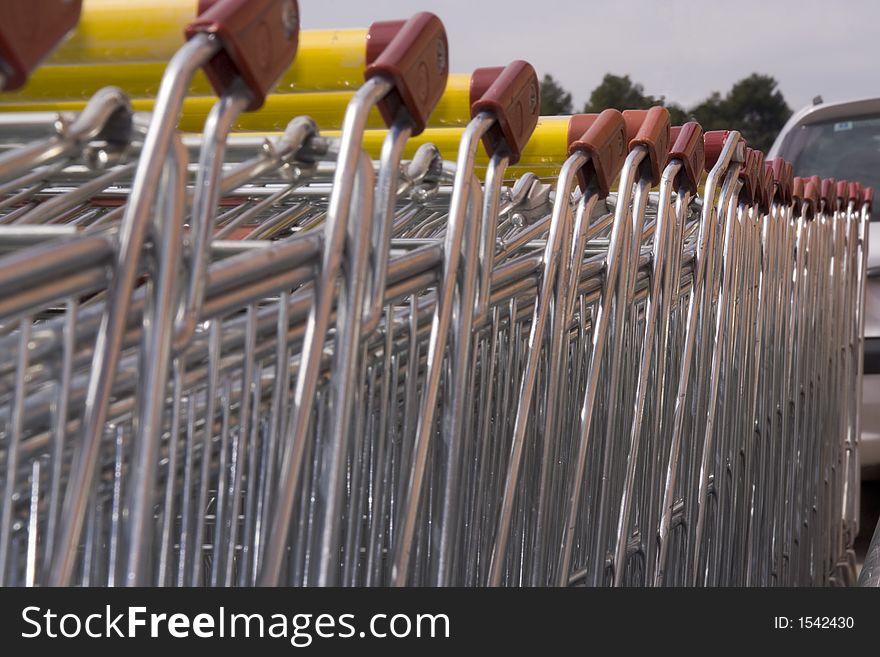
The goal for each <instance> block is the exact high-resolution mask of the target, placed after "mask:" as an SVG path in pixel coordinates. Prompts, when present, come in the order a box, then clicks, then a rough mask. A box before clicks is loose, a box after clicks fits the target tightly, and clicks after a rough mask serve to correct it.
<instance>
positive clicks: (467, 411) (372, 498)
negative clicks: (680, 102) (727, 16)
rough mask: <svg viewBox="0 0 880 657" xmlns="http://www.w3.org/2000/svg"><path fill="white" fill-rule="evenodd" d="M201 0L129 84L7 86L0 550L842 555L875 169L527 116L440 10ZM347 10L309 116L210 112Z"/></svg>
mask: <svg viewBox="0 0 880 657" xmlns="http://www.w3.org/2000/svg"><path fill="white" fill-rule="evenodd" d="M87 8H88V5H87ZM203 9H204V11H203V13H202V14H201V15H200V16H199V17H198V19H197V20H195V21H194V22H192V23H191V24H190V26H189V27H188V28H187V36H188V41H187V42H186V44H185V45H184V46H183V47H182V48H181V49H180V50H177V51H176V52H175V53H171V52H167V53H165V54H164V55H163V56H165V57H170V63H169V64H168V66H167V68H165V69H164V73H163V74H161V76H160V78H161V80H160V81H158V82H157V84H156V87H155V90H156V93H157V95H156V97H155V98H154V99H152V100H151V101H150V104H151V107H152V108H153V113H152V115H151V117H149V119H148V120H145V118H144V116H143V115H141V114H138V113H137V112H134V111H133V110H132V103H131V101H130V99H129V98H128V97H127V96H126V94H124V93H123V92H122V91H120V90H119V89H113V88H109V89H108V88H100V85H96V86H95V88H94V89H90V91H93V92H94V93H93V95H92V96H91V99H90V100H89V101H88V103H87V104H86V105H85V106H84V109H82V111H80V112H79V113H78V114H77V115H75V116H69V117H68V116H67V115H64V116H63V118H62V119H61V120H57V118H56V116H55V115H54V114H51V113H50V114H46V113H41V112H28V113H18V112H17V113H12V114H6V115H4V116H2V117H0V148H2V150H0V289H2V292H3V294H2V301H0V431H2V433H0V482H2V486H3V498H2V509H0V511H2V515H0V582H2V583H3V584H6V585H41V584H54V585H69V584H83V585H111V586H112V585H161V586H167V585H174V586H199V585H212V586H233V585H235V586H251V585H278V584H285V585H346V586H362V585H365V586H378V585H467V586H480V585H532V586H546V585H561V586H568V585H584V584H586V585H631V586H635V585H649V586H651V585H667V586H668V585H825V584H831V583H840V584H848V583H851V582H852V581H853V579H854V563H853V557H852V552H851V547H852V543H853V540H854V537H855V535H856V533H857V532H858V508H857V498H858V485H859V484H858V473H859V467H858V449H857V448H858V436H859V417H858V408H859V404H858V395H857V391H858V390H859V389H860V385H861V362H862V360H861V349H862V340H861V335H862V322H863V314H862V299H863V295H864V282H865V266H866V250H867V242H866V238H867V221H868V219H869V215H870V206H871V202H872V193H871V191H870V190H863V189H861V187H860V186H858V185H856V184H848V183H845V182H835V181H830V180H825V181H823V180H820V179H818V178H811V179H806V180H805V179H801V178H793V174H792V170H791V166H790V165H789V164H788V163H786V162H784V161H781V160H776V161H773V162H764V157H763V154H761V153H760V152H758V151H755V150H752V149H750V148H748V147H747V145H746V143H745V141H744V140H743V138H742V137H741V135H740V134H739V133H738V132H736V131H732V130H731V131H715V132H707V133H705V134H704V133H703V131H702V129H701V128H700V126H699V125H697V124H696V123H694V122H690V123H686V124H685V125H683V126H680V127H673V126H671V125H670V119H669V115H668V113H667V111H666V110H665V109H664V108H661V107H655V108H652V109H650V110H632V111H625V112H618V111H617V110H605V111H604V112H602V113H599V114H590V115H577V116H572V117H539V116H538V112H539V107H540V98H539V84H538V79H537V75H536V74H535V71H534V69H533V68H532V67H531V66H530V65H529V64H527V63H526V62H522V61H516V62H513V63H511V64H509V65H508V66H506V67H500V68H485V69H478V70H477V71H475V72H473V73H472V74H471V75H465V76H450V75H449V70H448V43H447V39H446V34H445V30H444V28H443V25H442V23H441V22H440V21H439V19H438V18H437V17H435V16H433V15H431V14H424V13H423V14H417V15H415V16H413V17H412V18H410V19H409V20H407V21H389V22H381V23H375V24H374V25H373V26H372V27H371V28H370V30H362V31H352V32H349V33H348V34H349V35H350V36H352V38H351V39H349V40H348V41H346V42H345V43H347V44H348V45H339V44H338V43H335V42H334V44H332V45H327V48H326V50H325V51H324V52H333V53H335V54H334V55H333V56H332V57H328V58H327V59H321V56H320V55H318V54H315V53H318V52H319V51H321V47H320V45H321V42H320V39H321V38H322V37H321V36H320V35H311V36H309V37H308V38H306V37H305V36H304V35H306V34H307V33H306V32H302V33H300V32H299V12H298V9H297V6H296V4H295V3H294V2H292V1H291V0H259V1H256V0H250V1H249V2H248V3H243V2H238V1H236V0H218V1H217V2H214V3H211V4H210V5H208V6H206V7H203ZM91 16H92V19H94V17H95V14H91ZM358 35H359V36H358ZM367 36H368V37H369V38H367ZM309 39H311V41H310V44H311V45H310V48H311V51H310V50H309V48H305V49H303V48H300V51H299V52H297V44H298V43H299V44H300V45H301V46H302V44H304V43H306V42H307V41H308V40H309ZM161 43H164V41H163V42H161ZM255 43H258V45H257V46H255V45H254V44H255ZM267 44H268V45H267ZM74 46H76V44H74ZM74 46H71V47H74ZM346 47H351V48H352V49H353V52H356V53H359V54H358V57H361V58H362V60H363V66H362V69H361V70H362V74H363V78H362V79H361V80H359V81H358V82H357V85H356V86H357V89H348V90H347V91H344V90H342V89H334V88H333V87H332V83H331V84H330V85H329V86H328V85H327V84H324V83H319V82H317V81H316V80H317V78H316V77H315V75H313V77H312V78H308V77H304V78H303V79H304V80H311V82H303V83H302V84H303V85H307V84H313V85H314V86H313V87H307V88H310V89H311V91H310V92H309V93H313V92H314V93H317V92H321V93H324V92H327V93H328V94H329V95H326V96H324V97H323V98H322V99H321V101H320V102H321V103H322V104H324V106H325V110H326V113H325V114H323V116H324V117H332V116H336V117H341V120H339V121H338V122H336V121H335V120H333V119H328V120H329V121H330V125H329V127H330V128H331V130H323V128H324V127H325V126H324V125H322V124H321V122H320V121H318V122H316V121H315V120H313V119H311V118H308V117H305V116H294V115H289V116H287V117H286V119H285V121H286V124H285V127H284V129H283V131H282V132H279V133H276V134H270V135H247V134H232V132H233V130H235V129H236V126H240V125H241V119H240V118H239V117H240V116H241V115H242V113H243V112H245V111H247V110H255V109H257V108H258V107H259V106H260V105H261V103H263V102H264V101H266V102H268V101H267V99H270V98H271V97H272V92H271V89H272V86H273V84H274V83H275V82H276V80H278V79H279V78H281V79H282V80H286V82H285V83H284V84H288V85H292V86H293V89H294V90H295V89H297V88H298V87H297V83H298V80H299V78H298V77H297V75H303V76H307V75H310V74H312V73H314V71H313V70H312V68H311V67H310V65H309V61H310V58H311V57H317V58H318V59H313V60H312V62H313V67H314V69H315V70H318V69H320V71H321V75H322V76H323V79H324V80H325V82H326V80H327V79H331V80H332V79H345V80H349V77H350V71H349V70H348V69H346V70H342V71H337V70H335V69H334V63H333V62H336V61H341V59H340V58H339V57H338V55H339V52H340V50H339V49H340V48H341V49H344V48H346ZM267 49H268V50H267ZM61 52H62V55H63V56H64V57H66V56H69V55H65V54H64V52H65V51H61ZM67 52H69V51H67ZM294 55H296V64H295V65H294V66H291V61H292V60H293V59H294ZM62 60H63V57H62ZM68 63H69V62H68ZM63 65H68V64H64V63H63V61H62V63H58V61H56V63H55V64H53V66H63ZM202 68H203V69H204V70H205V72H206V76H207V80H208V82H209V83H210V85H211V88H213V89H214V90H215V91H216V92H217V95H218V96H219V99H218V100H216V101H211V103H212V105H211V108H210V109H209V110H206V111H205V112H204V114H198V115H194V114H192V113H190V114H187V111H188V110H187V109H186V105H185V103H186V100H187V98H191V96H190V95H189V94H191V93H193V92H192V91H191V90H190V81H191V80H192V78H193V77H194V75H195V74H196V71H197V70H198V69H202ZM306 72H309V73H306ZM152 74H153V73H151V75H152ZM347 76H348V77H347ZM450 80H452V83H451V85H448V83H449V81H450ZM349 82H350V80H349ZM198 84H200V83H197V86H196V88H195V89H196V90H195V93H203V91H199V89H201V88H200V87H198ZM318 87H320V88H318ZM462 88H466V89H467V93H466V94H463V93H461V89H462ZM35 89H40V87H39V85H38V86H37V87H35ZM450 90H451V91H450ZM343 91H344V93H341V92H343ZM331 92H332V93H331ZM336 92H340V93H336ZM444 92H445V93H444ZM23 93H32V92H29V91H28V90H27V89H25V91H24V92H23ZM34 93H35V92H34ZM278 95H288V96H291V97H293V98H295V97H296V94H276V96H278ZM312 100H314V99H312ZM199 102H203V103H204V102H205V101H203V100H200V101H199ZM284 102H288V101H284ZM290 102H291V103H293V104H290V105H287V106H286V107H290V108H293V107H298V106H297V105H296V102H297V101H296V100H293V101H290ZM310 102H311V101H310ZM61 107H62V109H65V108H66V106H65V105H62V106H61ZM300 107H301V106H300ZM438 108H439V118H437V117H438V114H437V112H438ZM18 109H21V108H18ZM30 109H33V108H30ZM39 109H45V108H42V107H41V108H39ZM181 113H182V115H183V117H184V120H185V121H186V120H188V121H201V120H202V116H204V120H203V125H199V134H198V135H184V134H182V133H181V132H180V131H179V128H180V126H181V125H183V124H179V123H178V118H179V117H180V116H181ZM377 113H378V116H379V117H380V118H381V121H382V123H383V125H385V126H386V128H385V129H378V128H377V127H376V125H377V123H376V122H375V119H374V118H371V117H375V116H376V114H377ZM258 114H259V113H257V114H255V116H257V115H258ZM187 117H189V118H187ZM193 117H195V118H193ZM273 121H274V119H273ZM257 124H259V121H257V120H255V123H254V125H257ZM187 125H190V124H187ZM270 128H273V129H274V123H273V124H272V125H271V126H270ZM264 129H265V128H264ZM23 142H26V143H23ZM191 160H192V161H196V162H197V164H196V165H195V166H193V165H190V161H191ZM704 174H706V175H705V177H704Z"/></svg>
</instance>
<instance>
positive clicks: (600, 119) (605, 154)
mask: <svg viewBox="0 0 880 657" xmlns="http://www.w3.org/2000/svg"><path fill="white" fill-rule="evenodd" d="M568 129H569V133H568V134H569V145H568V152H569V154H570V155H573V154H574V153H576V152H582V153H584V154H586V155H588V156H589V158H590V159H589V161H588V162H587V163H586V164H584V166H582V167H581V168H580V170H579V171H578V184H579V185H580V187H581V189H582V190H586V189H587V188H588V187H590V186H591V185H593V186H595V188H596V193H597V195H598V196H599V198H605V197H606V196H608V192H610V191H611V185H612V183H613V182H614V179H615V178H617V176H618V175H619V174H620V170H621V169H622V168H623V163H624V161H625V160H626V153H627V139H626V121H625V120H624V118H623V115H622V114H621V113H620V112H618V111H617V110H615V109H607V110H605V111H603V112H602V113H601V114H579V115H577V116H573V117H571V121H570V122H569V128H568ZM578 130H583V132H582V133H581V135H580V137H577V138H575V139H572V138H571V136H572V133H573V132H574V133H576V132H577V131H578Z"/></svg>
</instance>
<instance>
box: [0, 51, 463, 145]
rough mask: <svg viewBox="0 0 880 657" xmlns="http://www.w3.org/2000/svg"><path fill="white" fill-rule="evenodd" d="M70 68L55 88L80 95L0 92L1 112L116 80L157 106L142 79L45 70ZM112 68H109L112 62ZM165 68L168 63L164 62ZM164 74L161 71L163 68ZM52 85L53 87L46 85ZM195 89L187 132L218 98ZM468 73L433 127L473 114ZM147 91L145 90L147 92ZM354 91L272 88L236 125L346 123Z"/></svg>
mask: <svg viewBox="0 0 880 657" xmlns="http://www.w3.org/2000/svg"><path fill="white" fill-rule="evenodd" d="M140 66H153V65H152V64H149V65H143V64H132V65H128V67H127V68H129V69H130V68H136V67H140ZM56 68H64V69H68V71H67V72H66V73H67V77H65V75H63V74H61V73H60V72H59V73H58V75H57V80H53V83H57V86H55V87H54V88H55V89H58V88H63V85H69V86H70V88H71V90H73V89H77V88H80V89H82V90H83V92H82V93H81V94H78V95H76V96H74V97H56V98H44V97H34V98H28V97H26V96H25V95H23V94H4V95H2V96H0V111H2V112H58V111H65V112H66V111H71V112H76V111H79V110H82V108H83V107H85V104H86V102H87V101H88V99H89V98H90V97H91V95H92V94H93V93H95V92H96V91H97V90H98V89H100V88H102V87H104V86H108V85H113V86H118V87H120V88H122V89H123V91H125V92H126V93H127V94H128V95H129V97H130V98H132V106H133V107H134V108H135V109H136V110H138V111H142V112H149V111H151V110H152V109H153V98H151V97H150V93H149V91H150V89H146V90H145V88H144V87H143V86H142V85H141V84H140V83H139V82H136V81H135V82H132V81H131V80H126V79H125V78H124V76H121V77H113V78H106V79H105V80H104V81H103V82H102V81H101V80H100V79H99V78H96V77H91V76H92V74H93V72H94V69H95V67H90V70H89V72H88V73H87V72H86V71H85V70H84V69H83V68H82V67H77V66H64V67H50V68H49V69H44V70H43V71H42V73H43V74H44V78H43V79H44V80H45V79H46V78H45V74H46V73H50V72H51V73H53V74H54V73H55V72H54V71H53V69H56ZM108 68H109V67H108ZM162 68H164V66H163V67H162ZM160 75H161V72H160ZM43 88H44V89H45V90H47V91H48V90H50V89H52V88H53V87H52V86H51V85H49V84H47V85H46V86H45V87H43ZM193 89H194V90H196V91H201V92H202V94H201V95H199V94H197V93H195V91H194V95H193V96H190V97H189V98H187V99H186V101H185V102H184V105H183V113H182V115H181V122H180V128H181V130H184V131H187V132H200V131H201V130H202V126H204V123H205V118H206V117H207V115H208V111H209V110H210V109H211V106H212V105H213V104H214V103H215V102H216V97H215V96H213V95H210V93H211V91H210V87H209V86H208V82H207V80H205V79H204V78H203V77H202V76H199V78H198V79H197V80H196V81H195V82H194V84H193ZM469 89H470V76H469V75H451V76H449V81H448V83H447V85H446V91H445V92H444V94H443V96H442V98H441V99H440V102H439V103H438V104H437V107H436V108H435V110H434V112H433V113H432V114H431V118H430V124H431V125H435V126H454V125H464V124H466V123H467V121H468V120H469V119H470V114H469V112H470V109H469ZM145 91H146V93H145ZM353 95H354V91H315V92H308V93H288V94H283V93H278V92H276V93H273V94H271V95H269V96H268V97H267V99H266V104H265V105H264V106H263V107H262V108H261V109H260V110H259V111H257V112H248V113H245V114H242V115H241V117H240V118H239V120H238V122H237V123H236V126H235V129H236V130H254V131H260V132H272V131H280V130H284V127H285V126H286V125H287V124H288V123H289V122H290V120H291V119H293V118H294V117H297V116H311V117H312V118H313V119H314V120H315V122H316V123H317V124H318V126H319V127H321V128H322V129H327V130H330V129H338V128H340V127H341V126H342V118H343V116H344V115H345V108H346V106H347V105H348V101H350V100H351V97H352V96H353ZM368 127H369V128H384V127H385V124H384V122H383V121H382V118H381V117H380V116H379V112H378V111H376V110H374V111H373V112H372V113H371V114H370V119H369V123H368Z"/></svg>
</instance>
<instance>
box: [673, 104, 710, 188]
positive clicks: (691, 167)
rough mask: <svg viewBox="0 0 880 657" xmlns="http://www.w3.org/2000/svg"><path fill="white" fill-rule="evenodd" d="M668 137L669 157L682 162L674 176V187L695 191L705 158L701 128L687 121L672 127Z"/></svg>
mask: <svg viewBox="0 0 880 657" xmlns="http://www.w3.org/2000/svg"><path fill="white" fill-rule="evenodd" d="M669 139H670V142H671V143H672V148H670V149H669V159H670V160H673V159H675V160H679V161H681V164H682V170H681V172H680V173H679V174H678V176H676V178H675V181H674V187H675V189H676V190H678V189H682V188H684V189H687V190H688V191H690V192H691V193H696V191H697V187H698V186H699V184H700V179H701V177H702V175H703V167H704V166H705V160H706V151H705V145H704V143H703V129H702V128H701V127H700V124H699V123H697V122H696V121H689V122H688V123H685V124H684V125H683V126H677V127H674V128H672V130H671V131H670V137H669Z"/></svg>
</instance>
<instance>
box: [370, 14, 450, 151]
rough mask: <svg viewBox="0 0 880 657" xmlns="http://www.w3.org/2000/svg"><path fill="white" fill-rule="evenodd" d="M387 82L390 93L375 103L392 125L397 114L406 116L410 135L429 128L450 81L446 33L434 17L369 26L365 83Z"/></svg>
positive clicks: (413, 18)
mask: <svg viewBox="0 0 880 657" xmlns="http://www.w3.org/2000/svg"><path fill="white" fill-rule="evenodd" d="M376 76H381V77H385V78H388V79H390V80H391V82H392V83H393V85H394V88H393V89H392V90H391V91H390V92H389V93H388V94H387V95H386V96H385V98H383V99H382V100H381V102H380V103H379V113H380V114H382V118H383V119H384V120H385V123H386V125H389V126H390V125H391V124H392V123H393V122H394V121H395V119H397V117H398V116H399V115H400V112H401V110H403V109H406V111H408V112H409V116H410V119H411V120H412V124H413V131H412V133H413V134H414V135H418V134H420V133H421V132H422V131H423V130H424V129H425V126H426V125H427V124H428V117H430V116H431V112H433V111H434V108H435V107H436V106H437V103H438V102H439V101H440V97H441V96H442V95H443V91H444V90H445V89H446V79H447V78H448V77H449V46H448V44H447V40H446V28H444V27H443V23H442V21H441V20H440V19H439V18H437V17H436V16H435V15H434V14H431V13H428V12H421V13H419V14H416V15H415V16H413V17H412V18H410V19H409V20H407V21H405V22H403V21H387V22H381V23H373V25H372V26H371V27H370V32H369V34H368V35H367V68H366V69H365V70H364V79H365V80H369V79H371V78H374V77H376Z"/></svg>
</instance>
